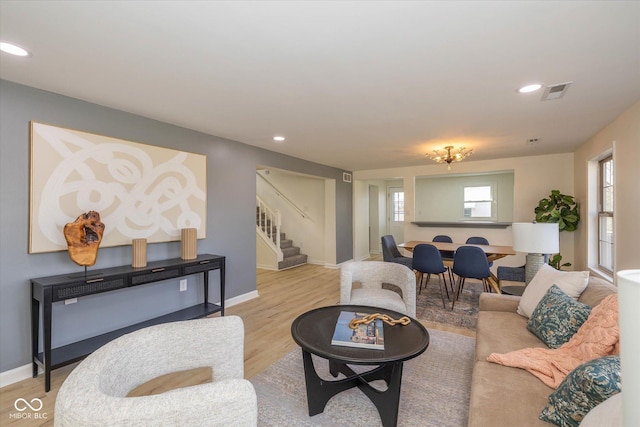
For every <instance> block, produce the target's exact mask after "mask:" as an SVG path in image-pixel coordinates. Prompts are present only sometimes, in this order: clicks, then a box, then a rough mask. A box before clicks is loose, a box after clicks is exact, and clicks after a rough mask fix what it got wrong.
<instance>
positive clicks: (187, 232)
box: [180, 228, 198, 259]
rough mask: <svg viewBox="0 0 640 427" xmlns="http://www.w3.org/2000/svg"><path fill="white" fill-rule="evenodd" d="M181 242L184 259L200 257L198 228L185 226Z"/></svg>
mask: <svg viewBox="0 0 640 427" xmlns="http://www.w3.org/2000/svg"><path fill="white" fill-rule="evenodd" d="M180 242H181V243H182V259H196V258H197V257H198V230H197V229H195V228H183V229H182V230H181V236H180Z"/></svg>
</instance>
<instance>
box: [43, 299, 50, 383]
mask: <svg viewBox="0 0 640 427" xmlns="http://www.w3.org/2000/svg"><path fill="white" fill-rule="evenodd" d="M44 299H45V301H44V304H43V308H42V329H43V345H44V349H43V359H44V360H43V363H44V391H46V392H48V391H49V390H51V293H50V290H48V291H47V292H45V297H44Z"/></svg>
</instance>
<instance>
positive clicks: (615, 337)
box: [487, 294, 620, 388]
mask: <svg viewBox="0 0 640 427" xmlns="http://www.w3.org/2000/svg"><path fill="white" fill-rule="evenodd" d="M619 337H620V329H619V327H618V295H617V294H614V295H609V296H608V297H606V298H605V299H604V300H602V302H601V303H600V304H598V305H597V306H595V307H594V308H593V310H591V314H589V318H588V319H587V320H586V321H585V322H584V323H583V324H582V326H581V327H580V329H579V330H578V332H576V334H575V335H574V336H573V337H571V339H570V340H569V341H567V342H566V343H564V344H563V345H562V346H560V347H558V348H556V349H549V348H524V349H522V350H516V351H512V352H509V353H504V354H499V353H492V354H490V355H489V357H487V360H488V361H489V362H494V363H499V364H501V365H505V366H511V367H514V368H522V369H526V370H527V371H529V372H531V373H532V374H533V375H535V376H536V377H538V378H539V379H540V380H541V381H542V382H543V383H545V384H546V385H548V386H549V387H552V388H557V387H558V386H559V385H560V383H561V382H562V380H563V379H564V378H565V377H566V376H567V374H568V373H569V372H571V371H572V370H573V369H575V368H576V367H578V366H579V365H582V364H583V363H585V362H588V361H589V360H592V359H596V358H598V357H603V356H608V355H611V354H619V346H618V341H619Z"/></svg>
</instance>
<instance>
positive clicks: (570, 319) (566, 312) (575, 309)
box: [527, 285, 591, 348]
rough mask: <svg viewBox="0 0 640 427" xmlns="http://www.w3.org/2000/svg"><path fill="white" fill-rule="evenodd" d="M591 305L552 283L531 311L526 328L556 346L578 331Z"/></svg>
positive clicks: (553, 346) (546, 342)
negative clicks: (574, 297)
mask: <svg viewBox="0 0 640 427" xmlns="http://www.w3.org/2000/svg"><path fill="white" fill-rule="evenodd" d="M589 313H591V307H589V306H588V305H586V304H583V303H581V302H578V301H576V300H574V299H572V298H570V297H569V296H568V295H567V294H565V293H564V292H562V290H561V289H560V288H559V287H557V286H556V285H552V286H551V287H550V288H549V290H548V291H547V293H546V294H545V296H544V297H542V299H541V300H540V303H539V304H538V306H537V307H536V308H535V310H533V313H531V317H530V318H529V321H528V322H527V329H528V330H529V331H531V332H533V334H534V335H535V336H537V337H538V338H540V339H541V340H542V341H543V342H544V343H545V344H546V345H548V346H549V347H551V348H558V347H560V346H561V345H562V344H564V343H566V342H567V341H569V339H570V338H571V337H572V336H573V335H575V333H576V332H578V329H580V326H582V324H583V323H584V322H585V321H586V320H587V318H588V317H589Z"/></svg>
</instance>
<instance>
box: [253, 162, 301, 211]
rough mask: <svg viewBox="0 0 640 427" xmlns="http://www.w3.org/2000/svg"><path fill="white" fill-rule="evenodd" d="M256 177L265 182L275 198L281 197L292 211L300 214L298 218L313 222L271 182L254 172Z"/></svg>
mask: <svg viewBox="0 0 640 427" xmlns="http://www.w3.org/2000/svg"><path fill="white" fill-rule="evenodd" d="M256 175H257V176H259V177H260V178H262V179H263V180H264V182H266V183H267V184H268V185H269V186H270V187H271V188H272V189H273V190H274V191H275V192H276V195H277V196H279V197H282V199H283V200H284V201H285V202H287V203H288V204H289V205H291V207H293V209H294V210H295V211H296V212H298V213H299V214H300V216H302V218H305V219H308V220H309V221H313V220H312V219H311V217H310V216H309V214H307V213H306V212H305V211H303V210H302V209H300V208H299V207H298V205H296V204H295V203H294V202H293V201H291V199H289V198H288V197H287V196H285V195H284V194H282V191H280V190H278V188H277V187H276V186H275V185H273V183H272V182H271V181H269V180H268V179H267V178H265V177H264V176H263V175H262V174H261V173H258V172H256Z"/></svg>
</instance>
